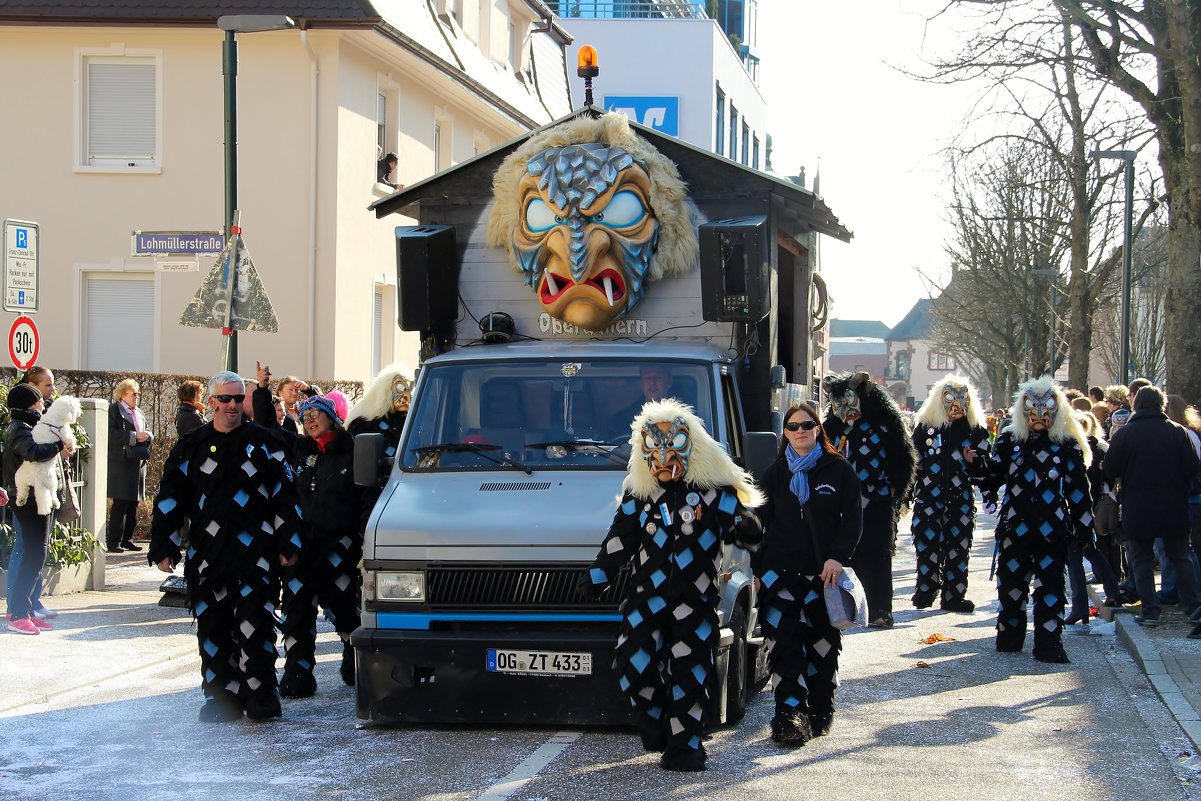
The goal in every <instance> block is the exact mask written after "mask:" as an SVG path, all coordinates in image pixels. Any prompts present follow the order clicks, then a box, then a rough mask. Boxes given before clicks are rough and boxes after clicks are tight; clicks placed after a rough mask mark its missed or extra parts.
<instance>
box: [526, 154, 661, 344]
mask: <svg viewBox="0 0 1201 801" xmlns="http://www.w3.org/2000/svg"><path fill="white" fill-rule="evenodd" d="M518 192H519V193H520V195H521V209H522V215H521V221H520V224H519V225H518V226H517V228H516V229H515V230H514V232H513V243H512V248H513V254H514V256H515V257H516V260H517V263H518V264H520V265H521V270H522V274H523V275H524V277H525V282H526V284H527V285H529V287H530V288H531V289H533V291H534V293H535V294H536V295H537V296H538V302H539V304H540V305H541V306H542V308H543V310H545V311H546V312H547V313H548V314H550V316H552V317H555V318H557V319H559V320H563V321H564V322H567V323H571V324H572V325H577V326H579V327H580V328H584V329H586V330H589V331H600V330H603V329H604V328H605V327H606V326H608V325H609V324H611V323H612V322H613V321H614V320H616V319H618V318H619V317H621V316H623V315H625V314H626V313H627V312H629V311H630V310H631V309H633V308H634V307H635V306H636V305H638V302H639V301H640V300H642V296H643V292H644V287H643V284H644V281H645V280H646V274H647V270H648V268H649V266H650V260H651V256H652V255H654V252H655V248H656V246H657V244H658V241H659V221H658V220H657V219H656V218H655V214H654V211H653V210H652V209H651V206H650V176H649V175H648V173H647V171H646V169H645V167H644V165H643V164H642V163H641V162H639V161H638V160H637V159H635V158H634V157H633V156H632V155H630V153H628V152H627V151H625V150H623V149H622V148H620V147H608V146H606V145H602V144H596V143H591V144H578V145H567V146H566V147H557V148H548V149H547V150H544V151H542V152H541V153H538V154H537V155H535V156H533V157H532V158H531V159H530V160H529V161H528V162H527V163H526V174H525V175H524V176H523V177H522V179H521V182H520V184H519V185H518Z"/></svg>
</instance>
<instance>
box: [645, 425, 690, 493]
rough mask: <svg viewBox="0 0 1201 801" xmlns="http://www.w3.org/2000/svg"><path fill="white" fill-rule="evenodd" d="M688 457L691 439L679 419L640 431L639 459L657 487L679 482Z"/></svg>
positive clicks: (686, 468) (686, 428)
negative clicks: (658, 484) (644, 463)
mask: <svg viewBox="0 0 1201 801" xmlns="http://www.w3.org/2000/svg"><path fill="white" fill-rule="evenodd" d="M691 455H692V435H691V434H690V433H689V432H688V425H687V424H686V423H685V422H684V420H683V418H680V417H677V418H676V419H675V420H672V421H671V422H666V421H665V422H659V423H647V424H646V425H644V426H643V427H642V458H643V459H645V460H646V464H647V467H649V468H650V471H651V475H653V476H654V477H655V479H656V480H657V481H659V483H661V484H666V483H669V482H672V481H677V480H679V479H682V478H683V477H684V474H685V473H687V472H688V458H689V457H690V456H691Z"/></svg>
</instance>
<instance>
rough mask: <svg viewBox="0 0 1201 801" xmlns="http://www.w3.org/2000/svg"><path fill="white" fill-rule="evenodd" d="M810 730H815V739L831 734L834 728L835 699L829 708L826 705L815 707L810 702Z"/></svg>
mask: <svg viewBox="0 0 1201 801" xmlns="http://www.w3.org/2000/svg"><path fill="white" fill-rule="evenodd" d="M809 728H810V729H812V730H813V736H814V737H823V736H825V735H827V734H829V733H830V729H832V728H834V705H833V699H831V703H830V705H829V706H826V705H824V704H819V705H817V706H814V705H813V703H812V702H810V705H809Z"/></svg>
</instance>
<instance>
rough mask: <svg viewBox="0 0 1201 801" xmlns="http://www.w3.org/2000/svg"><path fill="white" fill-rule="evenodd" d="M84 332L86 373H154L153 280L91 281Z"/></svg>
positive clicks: (88, 289)
mask: <svg viewBox="0 0 1201 801" xmlns="http://www.w3.org/2000/svg"><path fill="white" fill-rule="evenodd" d="M85 331H86V335H87V339H86V341H85V344H84V354H85V355H84V363H85V367H86V369H88V370H117V371H124V370H130V371H133V370H137V371H142V372H150V371H152V370H153V369H154V279H153V278H136V279H132V280H131V279H126V278H99V277H97V278H88V279H87V321H86V328H85ZM214 339H215V337H214Z"/></svg>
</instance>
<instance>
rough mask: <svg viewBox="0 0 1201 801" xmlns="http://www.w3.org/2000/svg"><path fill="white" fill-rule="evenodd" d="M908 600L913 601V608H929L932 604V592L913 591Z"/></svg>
mask: <svg viewBox="0 0 1201 801" xmlns="http://www.w3.org/2000/svg"><path fill="white" fill-rule="evenodd" d="M910 600H911V601H912V602H913V608H914V609H929V608H930V607H932V606H934V593H932V592H915V593H914V594H913V597H912V598H911V599H910Z"/></svg>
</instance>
